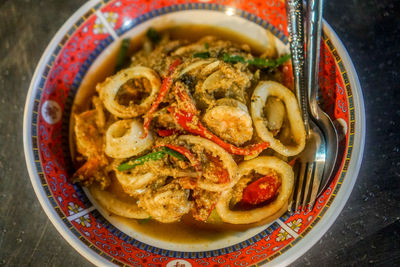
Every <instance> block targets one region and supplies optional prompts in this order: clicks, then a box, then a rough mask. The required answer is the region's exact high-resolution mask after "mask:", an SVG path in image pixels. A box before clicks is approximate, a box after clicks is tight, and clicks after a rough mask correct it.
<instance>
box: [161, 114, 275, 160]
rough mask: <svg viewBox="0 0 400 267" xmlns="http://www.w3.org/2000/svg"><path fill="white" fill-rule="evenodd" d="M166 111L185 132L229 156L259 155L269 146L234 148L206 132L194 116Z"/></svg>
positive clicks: (208, 131)
mask: <svg viewBox="0 0 400 267" xmlns="http://www.w3.org/2000/svg"><path fill="white" fill-rule="evenodd" d="M168 111H169V112H171V114H172V115H173V116H174V117H175V119H176V121H177V122H178V124H179V125H181V126H182V128H183V129H185V130H186V131H188V132H190V133H192V134H197V135H200V136H201V137H204V138H206V139H209V140H211V141H213V142H214V143H216V144H217V145H219V146H220V147H222V148H223V149H225V150H226V151H228V152H229V153H231V154H235V155H244V156H246V155H253V154H259V153H260V152H261V151H263V150H264V149H266V148H267V147H268V146H269V143H268V142H263V143H258V144H253V145H249V146H246V147H243V148H241V147H236V146H234V145H232V144H229V143H226V142H225V141H223V140H222V139H221V138H219V137H218V136H216V135H214V134H213V133H212V132H211V131H210V130H208V129H207V128H206V127H204V125H203V124H202V123H201V122H200V120H199V119H198V118H197V116H196V115H194V114H193V113H190V112H186V111H183V110H179V111H177V110H176V109H175V108H174V107H169V108H168Z"/></svg>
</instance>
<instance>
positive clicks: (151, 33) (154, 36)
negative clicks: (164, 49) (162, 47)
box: [146, 28, 161, 44]
mask: <svg viewBox="0 0 400 267" xmlns="http://www.w3.org/2000/svg"><path fill="white" fill-rule="evenodd" d="M146 36H147V37H148V38H149V39H150V41H152V42H153V43H155V44H158V43H159V42H160V41H161V35H160V34H159V33H158V32H157V31H156V30H155V29H154V28H149V29H148V30H147V32H146Z"/></svg>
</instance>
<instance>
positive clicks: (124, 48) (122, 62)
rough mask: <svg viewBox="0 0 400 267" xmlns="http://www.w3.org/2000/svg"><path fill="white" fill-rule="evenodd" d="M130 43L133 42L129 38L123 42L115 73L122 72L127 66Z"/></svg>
mask: <svg viewBox="0 0 400 267" xmlns="http://www.w3.org/2000/svg"><path fill="white" fill-rule="evenodd" d="M130 43H131V40H130V39H129V38H126V39H123V40H122V42H121V46H120V48H119V51H118V55H117V61H116V63H115V68H114V72H118V71H120V70H121V69H122V68H123V67H124V66H125V63H126V60H127V54H128V49H129V45H130Z"/></svg>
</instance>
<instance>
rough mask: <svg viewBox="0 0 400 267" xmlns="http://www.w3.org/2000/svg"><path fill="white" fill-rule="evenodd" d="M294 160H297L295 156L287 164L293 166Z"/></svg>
mask: <svg viewBox="0 0 400 267" xmlns="http://www.w3.org/2000/svg"><path fill="white" fill-rule="evenodd" d="M296 161H297V158H294V159H292V160H291V161H289V162H288V164H289V165H290V166H292V167H293V166H294V164H296Z"/></svg>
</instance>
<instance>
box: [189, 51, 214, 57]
mask: <svg viewBox="0 0 400 267" xmlns="http://www.w3.org/2000/svg"><path fill="white" fill-rule="evenodd" d="M193 57H199V58H209V57H210V52H198V53H194V54H193Z"/></svg>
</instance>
